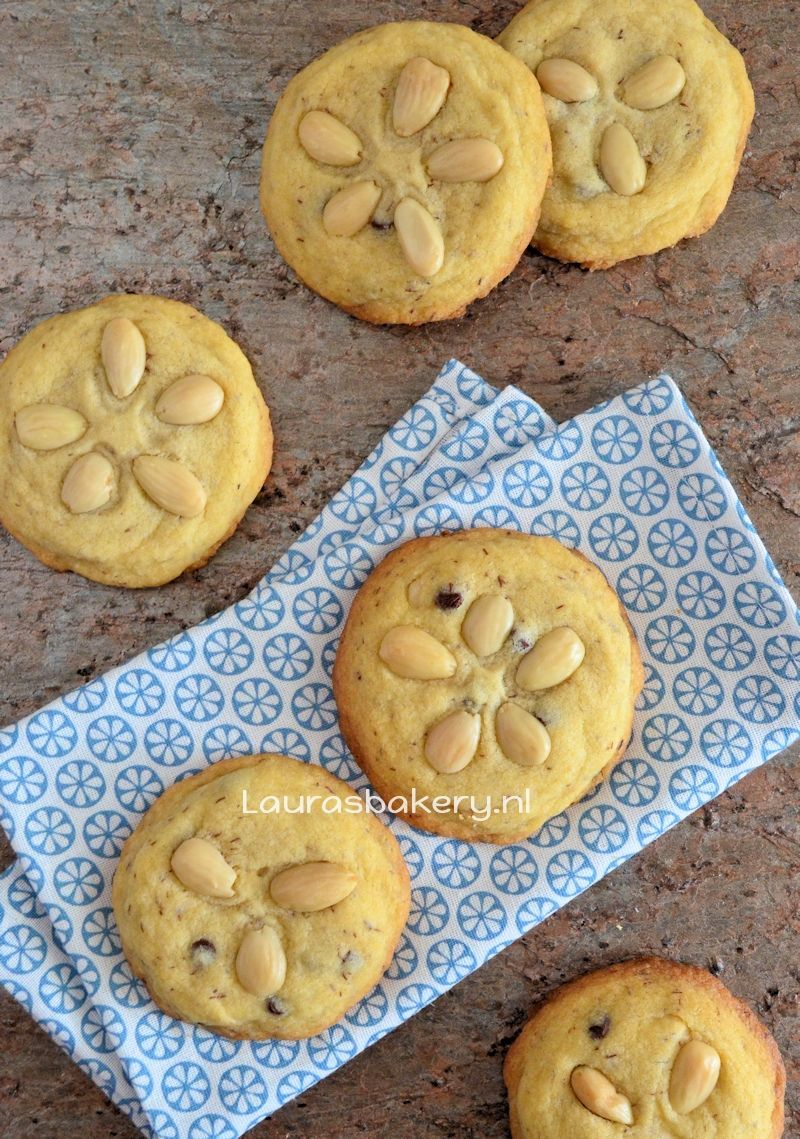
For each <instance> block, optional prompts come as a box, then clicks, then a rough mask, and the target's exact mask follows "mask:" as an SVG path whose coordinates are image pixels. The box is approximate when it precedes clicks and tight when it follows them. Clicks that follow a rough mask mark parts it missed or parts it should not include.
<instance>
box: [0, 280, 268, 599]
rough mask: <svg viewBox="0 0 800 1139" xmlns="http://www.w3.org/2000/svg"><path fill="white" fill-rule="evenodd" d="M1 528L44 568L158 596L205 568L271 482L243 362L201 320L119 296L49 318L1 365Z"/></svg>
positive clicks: (156, 302) (154, 301)
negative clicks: (151, 589)
mask: <svg viewBox="0 0 800 1139" xmlns="http://www.w3.org/2000/svg"><path fill="white" fill-rule="evenodd" d="M0 439H2V441H3V445H2V447H1V448H0V520H2V522H3V525H4V526H5V527H6V529H7V530H9V531H10V532H11V533H12V534H13V535H14V536H15V537H16V538H18V539H19V541H20V542H22V543H23V545H25V546H27V547H28V549H29V550H31V551H32V552H33V553H34V554H35V555H36V556H37V557H38V558H39V559H40V560H41V561H43V562H44V563H45V564H46V565H48V566H52V568H53V569H57V570H67V569H69V570H74V571H75V572H76V573H80V574H83V576H84V577H88V578H91V579H92V580H94V581H99V582H103V583H105V584H107V585H123V586H131V587H140V586H151V585H162V584H163V583H164V582H167V581H171V580H172V578H175V577H177V576H178V575H179V574H181V573H182V572H183V571H184V570H185V569H188V568H190V567H192V568H194V567H197V566H201V565H203V564H205V562H206V561H208V559H209V558H210V557H211V556H212V554H213V553H214V552H215V551H216V550H217V548H218V547H219V546H220V545H221V544H222V543H223V542H224V541H225V539H226V538H228V537H229V536H230V535H231V534H232V533H233V531H234V530H235V529H236V526H237V525H238V523H239V520H240V519H241V517H242V515H243V514H244V512H245V510H246V509H247V507H248V506H249V505H250V503H251V502H252V500H253V499H254V498H255V496H256V494H257V493H258V491H259V489H260V488H261V486H262V485H263V483H264V479H265V478H266V476H267V473H268V472H269V469H270V465H271V463H272V430H271V428H270V419H269V412H268V410H267V407H266V405H265V403H264V400H263V399H262V397H261V393H260V392H259V390H258V387H257V386H256V383H255V380H254V379H253V372H252V369H251V367H250V364H249V363H248V361H247V359H246V357H245V356H244V354H243V353H242V351H241V349H240V348H239V347H238V346H237V345H236V344H235V343H234V342H233V340H231V339H230V337H229V336H228V335H227V334H226V333H225V332H224V331H223V329H222V328H220V326H219V325H218V324H215V323H214V322H213V321H211V320H208V319H207V318H206V317H204V316H203V315H202V314H201V313H199V312H197V311H196V309H193V308H190V306H189V305H185V304H180V303H178V302H177V301H170V300H165V299H164V298H163V297H153V296H135V295H122V296H111V297H107V298H106V299H105V300H103V301H101V302H100V303H99V304H96V305H92V306H90V307H89V308H84V309H78V310H77V311H75V312H70V313H66V314H64V315H60V316H54V317H51V318H50V319H49V320H45V321H43V322H42V323H41V324H39V325H37V326H36V327H35V328H34V329H32V330H31V331H30V332H29V333H27V335H26V336H24V337H23V338H22V340H20V342H19V343H18V344H17V345H16V346H15V347H14V348H13V349H12V350H11V352H9V354H8V356H7V357H6V359H5V361H4V362H3V364H2V365H0Z"/></svg>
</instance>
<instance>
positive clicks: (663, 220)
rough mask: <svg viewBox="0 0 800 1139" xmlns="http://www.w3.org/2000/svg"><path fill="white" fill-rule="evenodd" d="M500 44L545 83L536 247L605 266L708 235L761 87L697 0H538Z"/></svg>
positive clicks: (736, 165) (730, 183) (552, 254)
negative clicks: (548, 175) (547, 140)
mask: <svg viewBox="0 0 800 1139" xmlns="http://www.w3.org/2000/svg"><path fill="white" fill-rule="evenodd" d="M498 42H499V43H501V44H502V45H503V47H505V48H506V49H507V50H508V51H510V52H513V53H514V55H517V56H519V58H520V59H522V60H524V62H525V63H526V64H527V65H528V67H529V68H530V69H531V71H532V72H534V73H535V74H536V76H537V77H538V79H539V83H540V84H541V87H542V90H543V92H544V102H545V109H546V112H547V119H548V122H549V124H550V130H551V133H552V138H553V165H554V170H553V179H552V182H551V183H550V186H549V188H548V190H547V193H546V194H545V198H544V202H543V204H542V216H541V220H540V222H539V228H538V229H537V231H536V236H535V238H534V244H535V245H536V246H537V248H539V249H540V250H541V251H542V252H543V253H546V254H548V256H550V257H557V258H558V259H559V260H561V261H578V262H580V263H581V264H582V265H584V266H586V267H587V268H589V269H605V268H608V267H609V266H610V265H614V264H616V263H617V262H618V261H624V260H625V259H626V258H628V257H638V256H640V255H642V254H648V253H655V252H656V251H657V250H659V249H665V248H667V247H668V246H670V245H674V244H675V243H676V242H678V241H680V240H681V238H684V237H695V236H697V235H698V234H701V233H704V232H705V231H706V230H707V229H710V227H711V226H712V225H713V224H714V222H715V221H716V220H717V218H718V217H719V215H720V214H721V213H722V211H723V209H724V208H725V204H726V202H727V201H728V197H729V195H730V192H731V188H732V186H733V181H734V178H735V177H736V172H737V170H738V169H739V162H740V161H741V157H742V152H743V150H744V145H745V141H746V139H747V133H748V131H749V129H750V124H751V122H752V119H753V90H752V87H751V86H750V81H749V79H748V78H747V71H746V70H745V65H744V61H743V60H742V57H741V56H740V55H739V52H738V51H737V50H736V49H735V48H734V47H732V45H731V44H730V43H728V41H727V40H726V39H725V37H724V36H723V35H722V34H721V33H720V32H719V31H717V29H716V28H715V27H714V25H713V24H712V23H711V22H710V21H709V20H707V19H706V17H705V16H704V15H703V13H702V11H701V10H700V8H698V6H697V5H696V4H695V3H694V0H663V2H662V3H655V4H654V3H653V2H652V0H625V3H622V4H621V3H620V2H619V0H593V2H592V3H590V4H589V3H586V0H533V2H532V3H530V4H528V5H527V7H525V8H523V10H522V11H521V12H520V13H519V14H518V15H517V16H516V17H515V18H514V19H513V20H512V21H511V23H510V24H509V26H508V27H507V28H506V30H505V31H504V32H503V33H502V35H500V36H499V37H498Z"/></svg>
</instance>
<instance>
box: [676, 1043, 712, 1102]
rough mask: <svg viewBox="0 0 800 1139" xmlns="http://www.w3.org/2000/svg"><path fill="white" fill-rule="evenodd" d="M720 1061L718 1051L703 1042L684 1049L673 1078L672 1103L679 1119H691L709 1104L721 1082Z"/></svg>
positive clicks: (678, 1057) (685, 1046) (678, 1056)
mask: <svg viewBox="0 0 800 1139" xmlns="http://www.w3.org/2000/svg"><path fill="white" fill-rule="evenodd" d="M720 1065H721V1061H720V1057H719V1052H717V1050H716V1048H712V1047H711V1045H710V1044H706V1043H705V1042H704V1041H702V1040H689V1041H687V1043H686V1044H684V1045H683V1047H682V1048H681V1050H680V1052H678V1055H677V1056H676V1057H675V1063H674V1064H673V1065H672V1074H671V1075H670V1078H669V1102H670V1103H671V1104H672V1106H673V1108H674V1109H675V1111H677V1113H678V1115H688V1114H689V1112H691V1111H694V1109H695V1108H696V1107H699V1106H700V1104H701V1103H705V1102H706V1100H707V1099H708V1097H709V1096H710V1095H711V1093H712V1092H713V1090H714V1088H715V1087H716V1086H717V1081H718V1080H719V1070H720Z"/></svg>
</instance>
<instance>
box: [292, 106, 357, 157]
mask: <svg viewBox="0 0 800 1139" xmlns="http://www.w3.org/2000/svg"><path fill="white" fill-rule="evenodd" d="M297 133H298V136H299V138H300V143H301V145H302V147H303V150H305V152H306V154H308V155H309V157H311V158H315V159H316V160H317V162H324V163H325V164H326V165H328V166H355V165H356V163H358V162H360V161H361V150H362V148H361V140H360V138H359V137H358V135H356V134H353V132H352V131H351V130H350V128H349V127H346V126H345V125H344V123H342V122H340V121H339V119H337V118H336V117H335V116H334V115H330V114H328V112H327V111H309V112H308V114H307V115H304V116H303V118H302V119H301V120H300V126H299V127H298V129H297Z"/></svg>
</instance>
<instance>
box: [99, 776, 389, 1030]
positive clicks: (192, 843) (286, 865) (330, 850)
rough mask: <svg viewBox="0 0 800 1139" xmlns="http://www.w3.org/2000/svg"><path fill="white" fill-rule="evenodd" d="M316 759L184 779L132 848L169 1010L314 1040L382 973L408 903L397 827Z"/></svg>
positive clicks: (141, 949) (158, 805)
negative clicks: (370, 810) (393, 829)
mask: <svg viewBox="0 0 800 1139" xmlns="http://www.w3.org/2000/svg"><path fill="white" fill-rule="evenodd" d="M359 804H361V807H362V808H363V802H362V801H361V800H360V799H358V797H357V796H356V795H355V793H354V792H353V790H352V789H351V788H350V787H348V785H347V784H346V783H343V782H342V781H341V780H340V779H336V778H335V777H334V776H333V775H329V774H328V773H327V772H326V771H324V770H323V769H322V768H321V767H317V766H316V765H315V764H310V763H302V762H300V760H297V759H290V758H288V757H287V756H284V755H256V756H248V757H246V758H237V759H227V760H223V761H222V762H220V763H215V764H212V766H210V767H208V768H206V770H205V771H202V772H200V774H199V775H194V776H192V777H191V778H190V779H185V780H183V781H181V782H179V783H176V784H174V785H173V786H172V787H171V788H170V789H169V790H168V791H166V792H165V793H164V794H163V795H162V796H161V797H160V798H159V799H158V800H157V801H156V802H155V803H154V804H153V806H152V807H151V808H150V810H149V811H148V812H147V814H146V815H145V816H144V818H143V819H142V821H141V822H140V823H139V825H138V827H137V828H136V830H135V831H134V832H133V834H132V835H131V836H130V838H129V839H128V841H127V842H126V843H125V846H124V847H123V849H122V853H121V855H120V863H119V868H118V870H117V873H116V875H115V878H114V889H113V904H114V913H115V915H116V919H117V925H118V926H119V932H120V936H121V939H122V947H123V950H124V953H125V956H126V957H127V959H128V962H129V964H130V966H131V969H132V970H133V972H134V973H135V974H136V975H137V976H138V977H141V978H142V980H143V981H144V982H145V984H146V985H147V988H148V989H149V991H150V994H151V996H152V998H153V1000H154V1001H155V1002H156V1004H157V1005H159V1007H160V1008H162V1009H163V1010H164V1011H165V1012H167V1013H169V1014H170V1016H175V1017H178V1018H180V1019H181V1020H186V1021H190V1022H191V1023H194V1024H202V1025H204V1026H205V1027H206V1028H209V1029H211V1030H212V1031H213V1032H218V1033H221V1034H222V1035H223V1036H230V1037H233V1038H235V1039H250V1040H261V1039H266V1038H270V1037H276V1038H279V1039H283V1040H298V1039H301V1038H304V1037H307V1036H313V1035H314V1034H315V1033H317V1032H321V1031H322V1030H323V1029H325V1028H327V1027H329V1026H330V1025H331V1024H334V1023H335V1022H336V1021H337V1020H339V1019H340V1018H341V1017H342V1016H343V1015H344V1013H345V1012H346V1011H347V1010H348V1009H349V1008H351V1007H352V1006H353V1005H354V1004H356V1003H357V1002H358V1001H359V1000H360V999H361V998H362V997H363V996H365V994H366V993H368V992H369V991H370V989H371V988H372V987H373V986H374V985H375V984H376V983H377V981H378V980H379V979H380V977H381V976H382V975H383V973H384V972H385V970H386V969H387V967H388V965H389V962H390V961H391V959H392V954H393V952H394V949H395V946H396V944H397V942H398V940H399V938H400V933H401V931H402V929H403V926H404V925H405V922H406V918H407V917H408V911H409V900H410V887H409V879H408V871H407V870H406V866H405V862H404V861H403V857H402V855H401V853H400V848H399V846H398V844H397V842H396V840H395V838H394V836H393V835H392V833H391V831H390V830H389V829H388V828H387V827H385V826H384V825H383V824H382V823H381V822H380V821H379V820H378V819H377V817H376V816H375V815H371V814H367V813H366V812H365V811H364V810H363V809H359Z"/></svg>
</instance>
